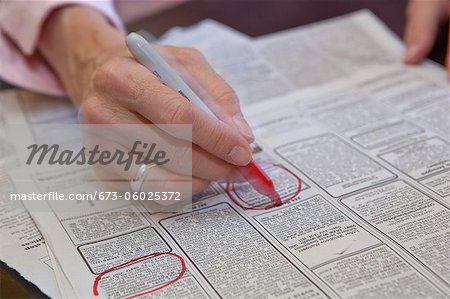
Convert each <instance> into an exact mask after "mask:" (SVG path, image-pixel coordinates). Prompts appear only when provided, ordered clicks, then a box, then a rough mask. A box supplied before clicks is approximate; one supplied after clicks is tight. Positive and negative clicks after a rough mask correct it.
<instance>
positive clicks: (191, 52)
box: [178, 47, 205, 64]
mask: <svg viewBox="0 0 450 299" xmlns="http://www.w3.org/2000/svg"><path fill="white" fill-rule="evenodd" d="M178 59H179V61H180V62H181V63H182V64H191V63H197V62H199V61H203V60H205V58H204V56H203V54H202V53H201V52H200V51H199V50H198V49H196V48H190V47H183V48H181V49H180V51H179V53H178Z"/></svg>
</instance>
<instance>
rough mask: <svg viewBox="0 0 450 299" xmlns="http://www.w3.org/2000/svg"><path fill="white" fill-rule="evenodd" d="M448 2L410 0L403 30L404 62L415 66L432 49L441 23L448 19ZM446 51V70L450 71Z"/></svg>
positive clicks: (440, 0)
mask: <svg viewBox="0 0 450 299" xmlns="http://www.w3.org/2000/svg"><path fill="white" fill-rule="evenodd" d="M449 10H450V6H449V1H448V0H410V1H409V3H408V7H407V13H406V14H407V22H406V30H405V43H406V55H405V62H406V63H408V64H416V63H418V62H420V61H421V60H423V59H424V58H425V57H426V56H427V55H428V53H429V52H430V51H431V49H432V48H433V45H434V42H435V39H436V35H437V31H438V27H439V24H440V22H441V21H443V20H445V19H448V17H449ZM449 53H450V50H449V49H447V62H446V65H447V68H449V70H450V63H449V59H450V56H449Z"/></svg>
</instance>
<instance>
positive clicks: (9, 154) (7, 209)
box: [0, 90, 76, 298]
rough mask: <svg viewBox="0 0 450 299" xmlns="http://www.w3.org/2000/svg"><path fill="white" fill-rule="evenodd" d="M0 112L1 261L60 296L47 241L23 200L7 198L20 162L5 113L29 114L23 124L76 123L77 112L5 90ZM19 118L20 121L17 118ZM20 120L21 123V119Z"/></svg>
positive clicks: (55, 102) (63, 103) (64, 105)
mask: <svg viewBox="0 0 450 299" xmlns="http://www.w3.org/2000/svg"><path fill="white" fill-rule="evenodd" d="M0 105H1V106H0V111H1V117H0V119H1V120H2V121H1V130H0V136H1V137H0V148H1V153H2V155H1V161H0V164H1V167H0V189H1V190H2V198H1V201H0V236H1V240H2V245H1V251H0V253H1V256H0V259H1V260H2V261H3V262H4V263H5V264H7V265H8V266H9V267H11V268H14V269H15V270H17V271H18V272H19V273H20V275H21V276H22V277H24V278H25V279H26V280H28V281H30V282H32V283H33V284H35V285H36V286H37V287H38V288H39V289H40V290H41V291H42V292H43V293H45V294H46V295H48V296H50V297H52V298H58V297H61V295H60V293H59V290H58V286H57V283H56V281H55V277H54V275H53V265H52V263H51V260H50V257H49V256H48V252H47V249H46V246H45V241H44V238H43V236H42V234H41V232H40V231H39V230H38V228H37V227H36V225H35V223H34V221H33V219H32V218H31V216H30V214H29V212H28V211H27V209H26V208H25V206H24V204H23V203H22V202H20V201H11V200H10V199H9V198H6V194H8V193H9V192H10V191H11V190H14V188H15V187H14V183H13V182H12V178H11V177H10V175H9V173H8V172H9V171H11V170H13V169H15V168H16V167H18V164H19V161H18V159H19V158H18V156H17V153H16V151H15V150H14V146H13V142H12V140H11V139H10V138H9V137H8V135H7V134H6V131H5V128H4V125H5V123H4V120H5V114H12V115H15V114H18V115H22V114H23V113H25V114H27V115H28V116H29V117H28V119H29V120H26V119H25V117H24V118H22V120H21V121H23V122H27V121H30V122H31V123H39V122H42V121H55V120H62V119H64V120H65V121H67V120H69V119H72V120H73V122H75V121H76V109H75V108H74V107H73V106H72V105H71V104H70V102H69V101H68V100H67V99H62V98H57V99H56V98H55V99H50V98H48V97H46V96H40V95H36V94H33V93H29V92H24V91H16V90H10V91H3V92H1V101H0ZM16 119H17V118H16ZM18 121H19V120H18Z"/></svg>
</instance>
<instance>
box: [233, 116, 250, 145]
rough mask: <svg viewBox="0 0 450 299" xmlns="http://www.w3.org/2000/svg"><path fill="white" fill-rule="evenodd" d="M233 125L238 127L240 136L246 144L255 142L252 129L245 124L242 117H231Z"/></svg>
mask: <svg viewBox="0 0 450 299" xmlns="http://www.w3.org/2000/svg"><path fill="white" fill-rule="evenodd" d="M233 123H234V124H235V125H236V127H238V129H239V131H240V132H241V134H242V135H243V136H244V137H245V139H247V141H248V142H250V143H252V142H253V141H255V135H253V132H252V129H251V128H250V126H249V125H248V124H247V122H246V121H245V119H244V118H243V117H242V115H239V114H238V115H235V116H234V117H233Z"/></svg>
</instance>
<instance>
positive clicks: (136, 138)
mask: <svg viewBox="0 0 450 299" xmlns="http://www.w3.org/2000/svg"><path fill="white" fill-rule="evenodd" d="M100 106H102V117H103V122H102V123H109V124H112V125H108V126H84V127H82V129H83V136H84V140H85V144H86V145H87V146H88V149H92V148H93V147H94V146H98V147H100V149H102V150H106V151H108V152H110V153H115V152H119V151H120V152H122V153H128V154H129V155H131V157H133V161H132V164H133V166H135V167H136V165H138V164H142V163H145V161H147V160H148V159H152V158H153V157H155V155H156V153H160V152H163V153H164V155H165V158H164V159H167V160H168V162H167V163H164V165H161V166H162V167H165V168H167V169H169V170H170V171H172V172H174V173H177V174H181V175H184V176H195V177H198V178H201V179H204V180H208V181H216V180H219V179H227V180H230V179H232V178H234V176H235V173H234V172H235V167H234V166H232V165H231V164H229V163H227V162H225V161H223V160H221V159H219V158H217V157H215V156H213V155H211V154H209V153H208V152H206V151H205V150H203V149H202V148H200V147H199V146H197V145H192V143H190V142H187V141H184V140H180V139H176V138H174V137H172V136H170V135H169V134H167V133H165V132H163V131H162V130H160V129H159V128H158V127H156V126H155V125H151V124H144V123H142V122H140V123H136V122H138V121H139V120H138V119H137V118H136V116H135V115H134V113H132V112H130V111H120V109H117V105H116V106H115V107H114V108H113V110H110V108H109V107H108V105H107V104H106V103H105V104H103V105H100ZM122 109H123V108H122ZM118 116H120V118H119V117H118ZM113 121H114V122H113ZM115 122H117V124H119V125H115ZM132 123H135V124H133V125H128V124H132ZM153 145H154V148H152V146H153ZM138 159H139V160H142V161H140V162H139V161H138ZM144 160H145V161H144ZM104 167H105V168H109V169H111V172H115V173H117V174H119V175H120V176H121V177H123V178H125V179H132V178H133V175H134V174H135V173H136V171H137V169H131V170H127V169H124V165H123V164H120V165H119V164H118V163H117V161H112V162H111V163H108V165H104Z"/></svg>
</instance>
